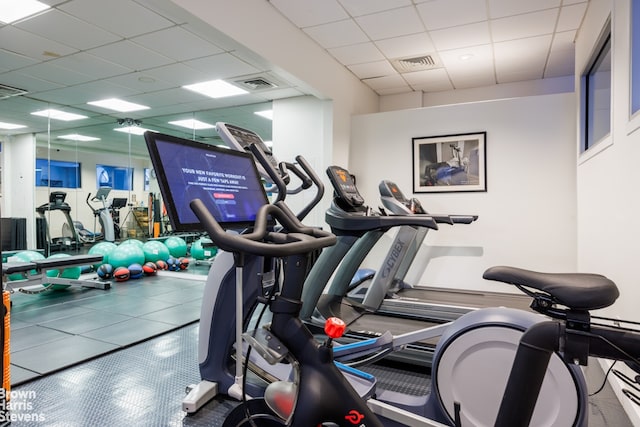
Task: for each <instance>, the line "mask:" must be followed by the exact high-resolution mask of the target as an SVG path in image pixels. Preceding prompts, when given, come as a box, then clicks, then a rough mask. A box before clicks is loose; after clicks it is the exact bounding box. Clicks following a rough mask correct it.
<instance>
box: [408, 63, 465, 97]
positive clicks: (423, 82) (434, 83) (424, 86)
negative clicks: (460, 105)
mask: <svg viewBox="0 0 640 427" xmlns="http://www.w3.org/2000/svg"><path fill="white" fill-rule="evenodd" d="M402 77H404V79H405V80H406V82H407V83H409V85H410V86H411V87H412V88H413V89H414V90H423V91H428V92H439V91H443V90H451V89H453V85H452V84H451V81H450V80H449V75H448V74H447V71H446V70H445V69H444V68H437V69H435V70H425V71H415V72H413V73H405V74H403V75H402Z"/></svg>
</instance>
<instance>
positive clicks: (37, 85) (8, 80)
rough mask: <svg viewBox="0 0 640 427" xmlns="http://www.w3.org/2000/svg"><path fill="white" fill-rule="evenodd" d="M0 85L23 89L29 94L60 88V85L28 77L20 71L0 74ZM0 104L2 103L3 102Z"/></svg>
mask: <svg viewBox="0 0 640 427" xmlns="http://www.w3.org/2000/svg"><path fill="white" fill-rule="evenodd" d="M0 84H3V85H8V86H13V87H15V88H18V89H23V90H26V91H28V92H29V93H34V92H40V91H44V90H52V89H58V88H60V87H61V85H59V84H56V83H53V82H51V81H47V80H42V79H39V78H37V77H33V76H29V75H27V74H25V73H24V72H23V71H22V70H20V71H9V72H7V73H3V74H0ZM2 102H4V100H3V101H2Z"/></svg>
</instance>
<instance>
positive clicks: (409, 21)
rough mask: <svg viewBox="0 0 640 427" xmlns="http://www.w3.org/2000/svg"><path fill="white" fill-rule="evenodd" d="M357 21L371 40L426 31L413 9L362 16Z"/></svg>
mask: <svg viewBox="0 0 640 427" xmlns="http://www.w3.org/2000/svg"><path fill="white" fill-rule="evenodd" d="M355 20H356V22H357V23H358V25H360V27H361V28H362V29H363V30H364V32H365V33H367V35H368V36H369V37H370V38H371V40H382V39H389V38H391V37H398V36H404V35H407V34H415V33H419V32H423V31H424V30H425V29H424V25H422V21H420V18H419V17H418V14H417V13H416V10H415V9H414V8H413V7H403V8H400V9H394V10H390V11H387V12H380V13H374V14H373V15H366V16H360V17H358V18H355Z"/></svg>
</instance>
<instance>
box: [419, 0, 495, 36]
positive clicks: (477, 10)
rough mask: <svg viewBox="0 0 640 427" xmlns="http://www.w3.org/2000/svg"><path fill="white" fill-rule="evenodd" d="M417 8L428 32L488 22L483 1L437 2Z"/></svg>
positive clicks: (440, 0) (447, 0)
mask: <svg viewBox="0 0 640 427" xmlns="http://www.w3.org/2000/svg"><path fill="white" fill-rule="evenodd" d="M416 8H417V9H418V13H419V14H420V17H421V18H422V21H423V22H424V25H425V27H427V30H437V29H441V28H447V27H456V26H459V25H464V24H471V23H473V22H479V21H486V20H487V7H486V4H485V2H483V1H477V0H436V1H430V2H427V3H420V4H419V5H417V6H416Z"/></svg>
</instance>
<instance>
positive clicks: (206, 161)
mask: <svg viewBox="0 0 640 427" xmlns="http://www.w3.org/2000/svg"><path fill="white" fill-rule="evenodd" d="M145 139H146V140H147V145H148V147H149V153H150V155H151V159H152V162H153V164H154V168H155V170H156V175H157V177H158V181H159V184H160V189H161V191H162V195H163V197H164V198H165V206H166V207H167V212H168V214H169V219H170V220H171V223H172V226H173V227H174V228H175V229H176V230H178V231H181V230H199V229H202V227H200V224H199V221H198V219H197V217H196V216H195V214H194V213H193V211H192V210H191V208H190V207H189V203H190V202H191V200H193V199H200V200H202V202H204V204H205V205H206V206H207V208H208V209H209V212H211V214H212V215H213V216H214V218H215V219H216V221H218V222H219V223H220V224H222V225H223V226H226V227H232V226H233V225H234V224H238V225H239V224H243V226H244V225H246V224H249V223H251V222H253V221H254V220H255V218H256V213H257V211H258V209H259V208H260V207H261V206H262V205H264V204H266V203H268V201H267V198H266V195H265V192H264V188H263V186H262V183H261V182H260V178H259V177H258V173H257V170H256V166H255V163H254V160H253V157H252V156H251V155H249V154H247V153H240V152H237V151H231V150H228V149H224V148H218V147H215V146H212V145H208V144H203V143H199V142H196V141H190V140H184V139H181V138H176V137H170V136H167V135H162V134H149V135H145Z"/></svg>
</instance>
